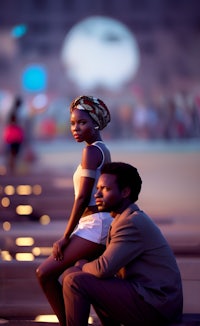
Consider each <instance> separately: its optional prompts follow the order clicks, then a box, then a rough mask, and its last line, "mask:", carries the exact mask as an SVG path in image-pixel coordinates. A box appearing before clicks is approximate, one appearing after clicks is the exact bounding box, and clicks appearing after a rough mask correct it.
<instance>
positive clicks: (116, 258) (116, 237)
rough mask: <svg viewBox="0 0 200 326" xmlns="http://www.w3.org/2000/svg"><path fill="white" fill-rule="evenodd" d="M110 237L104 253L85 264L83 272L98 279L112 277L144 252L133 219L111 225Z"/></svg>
mask: <svg viewBox="0 0 200 326" xmlns="http://www.w3.org/2000/svg"><path fill="white" fill-rule="evenodd" d="M110 237H111V240H110V243H108V245H107V248H106V250H105V251H104V253H103V254H102V255H101V256H100V257H99V258H98V259H96V260H94V261H92V262H89V263H86V264H85V265H84V266H83V271H84V272H87V273H90V274H93V275H95V276H97V277H99V278H107V277H111V276H114V275H115V274H117V272H118V271H119V270H120V269H121V268H122V267H125V266H126V265H127V264H129V263H130V262H131V261H133V260H134V259H136V258H137V257H138V256H139V255H140V254H141V252H142V251H143V250H144V248H143V245H142V238H141V233H140V231H139V229H138V228H137V227H136V225H134V223H133V218H128V219H126V220H125V221H124V220H123V221H122V222H121V223H120V222H118V223H116V224H115V223H113V225H112V230H111V234H110Z"/></svg>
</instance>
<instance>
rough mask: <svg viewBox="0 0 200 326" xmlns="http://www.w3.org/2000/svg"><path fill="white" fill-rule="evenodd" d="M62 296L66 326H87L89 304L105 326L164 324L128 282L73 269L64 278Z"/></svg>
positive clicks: (159, 316)
mask: <svg viewBox="0 0 200 326" xmlns="http://www.w3.org/2000/svg"><path fill="white" fill-rule="evenodd" d="M63 297H64V302H65V311H66V325H67V326H80V325H81V326H87V325H88V318H89V313H90V305H91V304H92V305H93V307H94V309H95V311H96V313H97V315H98V317H99V319H100V321H101V323H102V325H104V326H120V325H124V326H134V325H137V326H152V325H154V326H155V325H156V326H158V325H165V324H166V320H165V319H164V317H162V316H161V315H160V314H159V313H158V312H157V310H155V309H154V308H153V307H152V306H151V305H149V304H148V303H146V302H145V301H144V300H143V298H142V297H141V296H140V295H138V293H137V292H136V291H135V290H134V289H133V287H132V286H131V283H130V282H128V280H121V279H118V278H115V277H113V278H109V279H100V278H97V277H95V276H94V275H91V274H89V273H84V272H82V271H80V269H78V268H76V267H72V268H69V269H68V270H67V272H66V273H65V276H64V279H63Z"/></svg>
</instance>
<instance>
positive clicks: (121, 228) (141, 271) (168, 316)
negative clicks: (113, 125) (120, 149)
mask: <svg viewBox="0 0 200 326" xmlns="http://www.w3.org/2000/svg"><path fill="white" fill-rule="evenodd" d="M141 185H142V180H141V177H140V175H139V173H138V171H137V169H136V168H135V167H133V166H131V165H129V164H126V163H121V162H113V163H108V164H106V165H104V167H103V168H102V170H101V175H100V177H99V180H98V183H97V191H96V194H95V198H96V205H97V206H98V209H99V211H100V212H103V211H110V212H111V215H112V216H113V218H114V219H113V222H112V224H111V227H110V231H109V235H108V239H107V247H106V250H105V251H104V252H103V254H102V255H101V256H100V257H98V258H96V259H95V260H93V261H90V262H87V261H86V260H80V261H78V262H77V263H76V264H75V266H73V267H71V268H69V269H68V270H66V271H65V273H64V274H63V296H64V301H65V311H66V324H65V325H67V326H80V325H81V326H87V325H88V316H89V312H90V304H92V305H93V307H94V309H95V311H96V313H97V315H98V317H99V319H100V321H101V324H102V325H105V326H108V325H109V326H111V325H112V326H120V325H124V326H132V325H142V326H152V325H156V326H157V325H162V326H163V325H166V324H168V323H170V322H171V321H173V320H176V319H178V318H179V317H180V316H181V315H182V308H183V294H182V282H181V276H180V271H179V268H178V266H177V263H176V260H175V257H174V254H173V252H172V250H171V248H170V246H169V244H168V243H167V241H166V239H165V238H164V236H163V235H162V233H161V231H160V230H159V228H158V227H157V226H156V224H155V223H154V222H153V221H152V219H151V218H150V217H149V216H147V215H146V214H145V213H144V212H143V211H142V210H140V208H139V207H138V206H137V205H136V201H137V200H138V196H139V193H140V191H141Z"/></svg>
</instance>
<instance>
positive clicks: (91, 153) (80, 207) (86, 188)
mask: <svg viewBox="0 0 200 326" xmlns="http://www.w3.org/2000/svg"><path fill="white" fill-rule="evenodd" d="M101 162H102V153H101V151H100V150H99V149H98V148H97V147H96V146H86V147H85V148H84V150H83V154H82V161H81V166H82V168H83V169H87V170H92V171H96V169H97V168H98V166H99V165H100V164H101ZM94 182H95V179H94V178H93V177H81V178H80V186H79V193H78V196H77V197H76V199H75V201H74V204H73V207H72V211H71V214H70V218H69V221H68V224H67V227H66V230H65V232H64V236H65V237H66V238H69V236H70V235H71V233H72V232H73V230H74V228H75V227H76V225H77V223H78V221H79V219H80V218H81V216H82V214H83V212H84V211H85V209H86V208H87V206H88V204H89V202H90V197H91V193H92V189H93V186H94Z"/></svg>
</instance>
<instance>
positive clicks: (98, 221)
mask: <svg viewBox="0 0 200 326" xmlns="http://www.w3.org/2000/svg"><path fill="white" fill-rule="evenodd" d="M112 221H113V218H112V217H111V215H110V213H107V212H99V213H95V214H91V215H88V216H84V217H81V218H80V220H79V223H78V225H77V227H76V229H75V230H74V232H73V233H72V234H75V235H78V236H79V237H81V238H84V239H87V240H89V241H92V242H95V243H100V244H104V245H105V244H106V239H107V235H108V230H109V227H110V224H111V222H112Z"/></svg>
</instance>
